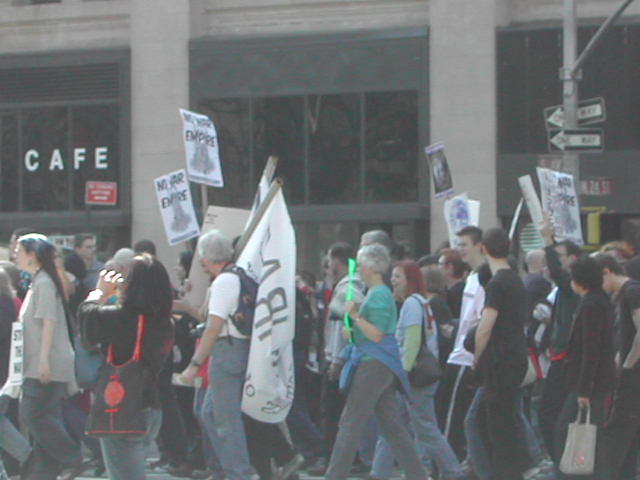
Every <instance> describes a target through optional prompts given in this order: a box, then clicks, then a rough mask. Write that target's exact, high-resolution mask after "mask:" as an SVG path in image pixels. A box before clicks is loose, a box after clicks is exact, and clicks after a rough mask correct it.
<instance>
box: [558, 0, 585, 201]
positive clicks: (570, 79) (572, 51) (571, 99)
mask: <svg viewBox="0 0 640 480" xmlns="http://www.w3.org/2000/svg"><path fill="white" fill-rule="evenodd" d="M577 22H578V20H577V11H576V0H564V24H563V31H562V37H563V41H562V46H563V55H562V58H563V61H562V63H563V66H562V68H561V69H560V80H561V81H562V105H563V108H564V128H565V129H573V128H577V127H578V104H579V102H580V95H579V82H580V80H581V79H582V70H576V71H574V68H573V66H574V64H575V63H576V59H577V58H578V25H577ZM579 158H580V155H579V154H577V153H576V152H567V151H565V152H564V159H563V166H564V170H565V171H567V172H569V173H571V174H572V175H573V179H574V182H575V187H576V192H577V193H578V195H579V194H580V165H579V163H580V162H579Z"/></svg>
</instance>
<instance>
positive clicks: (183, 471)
mask: <svg viewBox="0 0 640 480" xmlns="http://www.w3.org/2000/svg"><path fill="white" fill-rule="evenodd" d="M167 473H168V474H169V475H171V476H172V477H178V478H189V477H191V475H192V473H193V467H192V466H191V465H189V464H188V463H183V464H182V465H178V466H175V467H174V466H172V465H169V466H168V467H167ZM205 478H206V477H205Z"/></svg>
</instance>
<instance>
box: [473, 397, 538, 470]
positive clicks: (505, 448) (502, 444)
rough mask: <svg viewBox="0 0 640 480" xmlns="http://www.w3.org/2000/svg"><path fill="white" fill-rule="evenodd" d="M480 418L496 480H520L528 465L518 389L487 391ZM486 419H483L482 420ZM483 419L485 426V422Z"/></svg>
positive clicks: (482, 402)
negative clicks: (521, 425)
mask: <svg viewBox="0 0 640 480" xmlns="http://www.w3.org/2000/svg"><path fill="white" fill-rule="evenodd" d="M484 392H485V393H484V394H483V395H482V399H481V413H480V418H479V419H478V420H479V421H480V423H481V430H484V432H485V434H484V437H485V439H486V444H487V450H488V453H489V459H490V462H491V470H492V471H493V472H494V474H495V477H494V478H495V480H521V478H522V472H523V471H525V470H526V468H527V466H528V464H529V454H528V452H527V448H526V439H525V437H524V432H523V431H522V429H521V428H520V422H521V420H520V411H521V402H520V392H519V389H517V388H514V389H506V390H502V391H490V390H489V389H486V390H484ZM482 416H484V419H483V418H482ZM483 420H484V424H483V423H482V422H483Z"/></svg>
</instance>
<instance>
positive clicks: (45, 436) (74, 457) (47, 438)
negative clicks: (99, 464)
mask: <svg viewBox="0 0 640 480" xmlns="http://www.w3.org/2000/svg"><path fill="white" fill-rule="evenodd" d="M66 394H67V384H66V383H62V382H49V383H47V384H43V383H40V381H39V380H36V379H35V378H25V379H24V381H23V383H22V401H21V402H20V423H21V425H24V426H26V427H27V428H28V429H29V432H30V433H31V437H32V438H33V452H32V455H31V456H30V457H29V460H28V461H27V463H26V465H25V469H26V471H27V473H28V478H29V479H31V480H55V479H56V477H57V473H58V472H59V471H60V470H61V469H62V468H64V467H70V466H73V465H75V464H76V463H77V462H79V461H80V460H81V459H82V456H81V454H80V444H79V443H76V442H75V441H73V439H72V438H71V436H70V435H69V433H68V432H67V430H66V429H65V426H64V424H63V421H62V402H63V399H64V397H65V395H66Z"/></svg>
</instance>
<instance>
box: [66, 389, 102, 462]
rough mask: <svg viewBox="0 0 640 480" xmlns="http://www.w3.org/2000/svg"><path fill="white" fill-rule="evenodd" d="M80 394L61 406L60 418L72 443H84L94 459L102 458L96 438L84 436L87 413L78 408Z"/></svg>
mask: <svg viewBox="0 0 640 480" xmlns="http://www.w3.org/2000/svg"><path fill="white" fill-rule="evenodd" d="M79 397H80V394H78V395H76V396H74V397H72V398H68V399H66V400H65V401H64V403H63V404H62V418H63V421H64V426H65V428H66V429H67V431H68V432H69V435H71V438H73V440H74V441H76V442H78V443H80V442H82V443H84V444H85V446H86V447H87V448H88V449H89V450H90V451H91V455H93V457H94V458H98V459H101V458H102V450H101V449H100V441H99V440H98V439H97V438H94V437H89V436H87V435H85V431H86V428H87V418H88V415H87V413H86V412H85V411H84V410H82V408H80V405H78V402H79V401H80V398H79Z"/></svg>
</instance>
